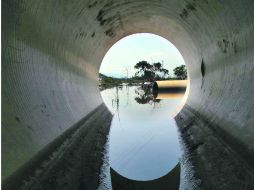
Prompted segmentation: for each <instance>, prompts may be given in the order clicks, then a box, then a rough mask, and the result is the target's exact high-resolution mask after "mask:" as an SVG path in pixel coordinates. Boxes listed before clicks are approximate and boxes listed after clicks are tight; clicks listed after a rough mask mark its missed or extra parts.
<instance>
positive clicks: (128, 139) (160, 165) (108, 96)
mask: <svg viewBox="0 0 254 190" xmlns="http://www.w3.org/2000/svg"><path fill="white" fill-rule="evenodd" d="M187 84H188V79H187V69H186V67H185V63H184V60H183V57H182V56H181V54H180V52H179V51H178V50H177V48H176V47H175V46H174V45H173V44H172V43H170V42H169V41H168V40H166V39H165V38H162V37H161V36H157V35H155V34H150V33H139V34H133V35H130V36H127V37H125V38H123V39H121V40H119V41H118V42H117V43H116V44H114V45H113V46H112V47H111V48H110V49H109V51H108V52H107V54H106V55H105V57H104V59H103V61H102V64H101V67H100V72H99V89H100V91H101V96H102V99H103V100H104V103H105V104H106V106H107V107H108V109H109V110H110V111H111V112H112V113H113V114H114V117H113V121H112V123H111V129H110V133H109V140H108V145H109V146H108V147H109V149H108V154H109V165H110V168H111V171H113V172H111V178H112V177H113V178H116V179H117V178H118V177H116V174H117V175H118V174H119V176H122V177H124V178H126V179H129V180H137V181H139V180H140V181H149V180H155V179H161V178H163V177H165V176H171V174H170V172H171V171H173V170H174V169H175V170H176V169H177V170H179V167H178V162H179V158H180V157H181V150H180V145H179V141H178V132H177V128H176V123H175V121H174V116H175V115H176V113H177V112H178V111H179V110H180V109H181V108H182V106H183V105H184V102H185V98H184V97H186V92H187V90H186V88H187ZM175 170H174V171H175ZM112 175H113V176H112ZM111 181H112V182H113V181H114V179H113V180H112V179H111ZM169 181H170V180H169ZM174 181H177V180H174Z"/></svg>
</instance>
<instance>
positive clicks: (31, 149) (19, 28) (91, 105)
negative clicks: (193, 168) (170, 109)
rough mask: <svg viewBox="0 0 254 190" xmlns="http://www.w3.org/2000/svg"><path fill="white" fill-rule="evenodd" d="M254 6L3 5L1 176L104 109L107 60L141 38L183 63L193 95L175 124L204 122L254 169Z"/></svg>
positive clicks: (190, 0) (237, 2)
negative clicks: (163, 44)
mask: <svg viewBox="0 0 254 190" xmlns="http://www.w3.org/2000/svg"><path fill="white" fill-rule="evenodd" d="M253 9H254V2H253V0H227V1H215V0H151V1H146V0H117V1H116V0H112V1H111V0H102V1H96V0H77V1H75V2H74V1H59V0H55V1H52V0H43V1H41V0H33V1H31V0H3V1H2V178H3V180H5V179H6V178H7V177H8V176H10V175H11V174H13V173H14V172H15V171H17V170H18V168H20V167H21V166H22V165H23V164H24V163H26V162H28V161H29V160H30V159H32V158H33V157H34V156H35V155H36V154H37V153H38V152H39V151H41V150H43V148H45V147H46V146H47V145H48V144H49V143H50V142H52V141H54V139H56V138H57V137H58V136H59V135H61V134H62V133H63V132H64V131H66V130H67V129H68V128H69V127H70V126H72V125H73V124H75V123H77V122H78V121H79V120H81V119H82V118H83V117H85V116H86V115H87V114H88V113H90V112H91V111H92V110H94V109H95V108H96V107H98V106H99V105H100V104H101V103H102V99H101V97H100V93H99V90H98V82H97V77H98V76H97V75H98V71H99V67H100V63H101V60H102V58H103V56H104V55H105V53H106V52H107V50H108V49H109V48H110V47H111V46H112V45H113V44H114V43H115V42H116V41H117V40H119V39H121V38H123V37H125V36H127V35H130V34H133V33H138V32H150V33H154V34H157V35H160V36H162V37H164V38H166V39H168V40H170V41H171V42H172V43H174V44H175V46H176V47H177V48H178V49H179V50H180V52H181V53H182V55H183V57H184V60H185V62H186V65H187V68H188V72H189V78H190V93H189V97H188V100H187V103H186V106H185V107H184V108H183V110H182V112H181V113H180V114H179V118H178V119H179V122H178V123H180V124H181V125H183V126H190V125H191V124H193V121H194V119H195V118H199V119H200V121H199V123H196V124H195V126H197V125H199V124H200V125H201V123H202V126H204V128H205V127H207V126H209V129H216V134H223V135H220V139H221V140H223V142H224V141H225V142H227V144H229V147H231V148H232V147H233V149H234V147H235V151H236V152H237V155H242V156H243V160H244V161H243V163H246V164H247V166H248V167H249V168H252V169H253V165H254V164H253V160H254V141H253V134H254V128H253V125H254V117H253V112H254V96H253V93H254V82H253V81H254V61H253V60H254V54H253V52H254V46H253V45H254V35H253V34H254V27H253V26H254V20H253V18H254V12H253ZM193 118H194V119H193ZM180 120H181V122H180ZM190 121H192V122H190ZM186 122H187V123H188V124H186ZM190 123H191V124H190ZM185 131H186V130H185ZM192 132H193V134H189V135H188V136H191V137H192V136H193V137H195V135H194V132H195V131H192ZM196 132H197V131H196ZM197 133H198V132H197ZM199 134H202V131H201V132H200V133H199ZM183 136H184V135H183ZM201 136H202V135H201ZM186 138H187V137H186ZM188 142H189V141H188ZM189 143H191V142H189ZM198 145H200V144H198ZM194 147H195V150H197V147H198V146H194ZM190 150H193V148H192V149H191V148H190ZM198 150H199V149H198ZM199 151H201V150H199ZM198 153H199V152H198V151H197V154H198ZM201 157H202V156H201ZM201 178H202V177H201ZM221 184H223V181H222V182H221Z"/></svg>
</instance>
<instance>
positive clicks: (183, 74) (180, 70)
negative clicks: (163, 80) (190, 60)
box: [174, 65, 187, 80]
mask: <svg viewBox="0 0 254 190" xmlns="http://www.w3.org/2000/svg"><path fill="white" fill-rule="evenodd" d="M174 74H175V76H176V77H177V78H178V79H181V80H184V79H187V69H186V67H185V65H181V66H179V67H176V68H174Z"/></svg>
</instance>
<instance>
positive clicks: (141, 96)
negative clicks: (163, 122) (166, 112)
mask: <svg viewBox="0 0 254 190" xmlns="http://www.w3.org/2000/svg"><path fill="white" fill-rule="evenodd" d="M135 93H136V94H137V95H138V96H137V97H135V101H136V102H137V103H138V104H153V105H154V107H155V104H158V103H159V102H160V101H161V100H159V99H154V98H153V93H152V89H151V88H141V87H138V88H137V89H136V90H135Z"/></svg>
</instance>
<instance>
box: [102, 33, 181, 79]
mask: <svg viewBox="0 0 254 190" xmlns="http://www.w3.org/2000/svg"><path fill="white" fill-rule="evenodd" d="M143 60H144V61H148V62H149V63H150V64H152V63H155V62H161V63H163V67H164V68H166V69H168V70H169V73H170V74H171V75H173V69H174V68H175V67H177V66H180V65H183V64H185V63H184V60H183V57H182V55H181V54H180V52H179V51H178V50H177V48H176V47H175V46H174V45H173V44H172V43H171V42H169V41H168V40H166V39H165V38H162V37H160V36H158V35H155V34H149V33H139V34H133V35H130V36H127V37H125V38H122V39H121V40H119V41H118V42H116V43H115V44H114V45H113V46H112V47H111V48H110V49H109V51H108V52H107V54H106V55H105V56H104V58H103V60H102V64H101V67H100V73H102V74H105V75H107V76H113V77H126V76H127V70H128V77H131V76H134V74H135V72H136V70H135V69H134V65H135V64H136V63H138V62H139V61H143Z"/></svg>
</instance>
